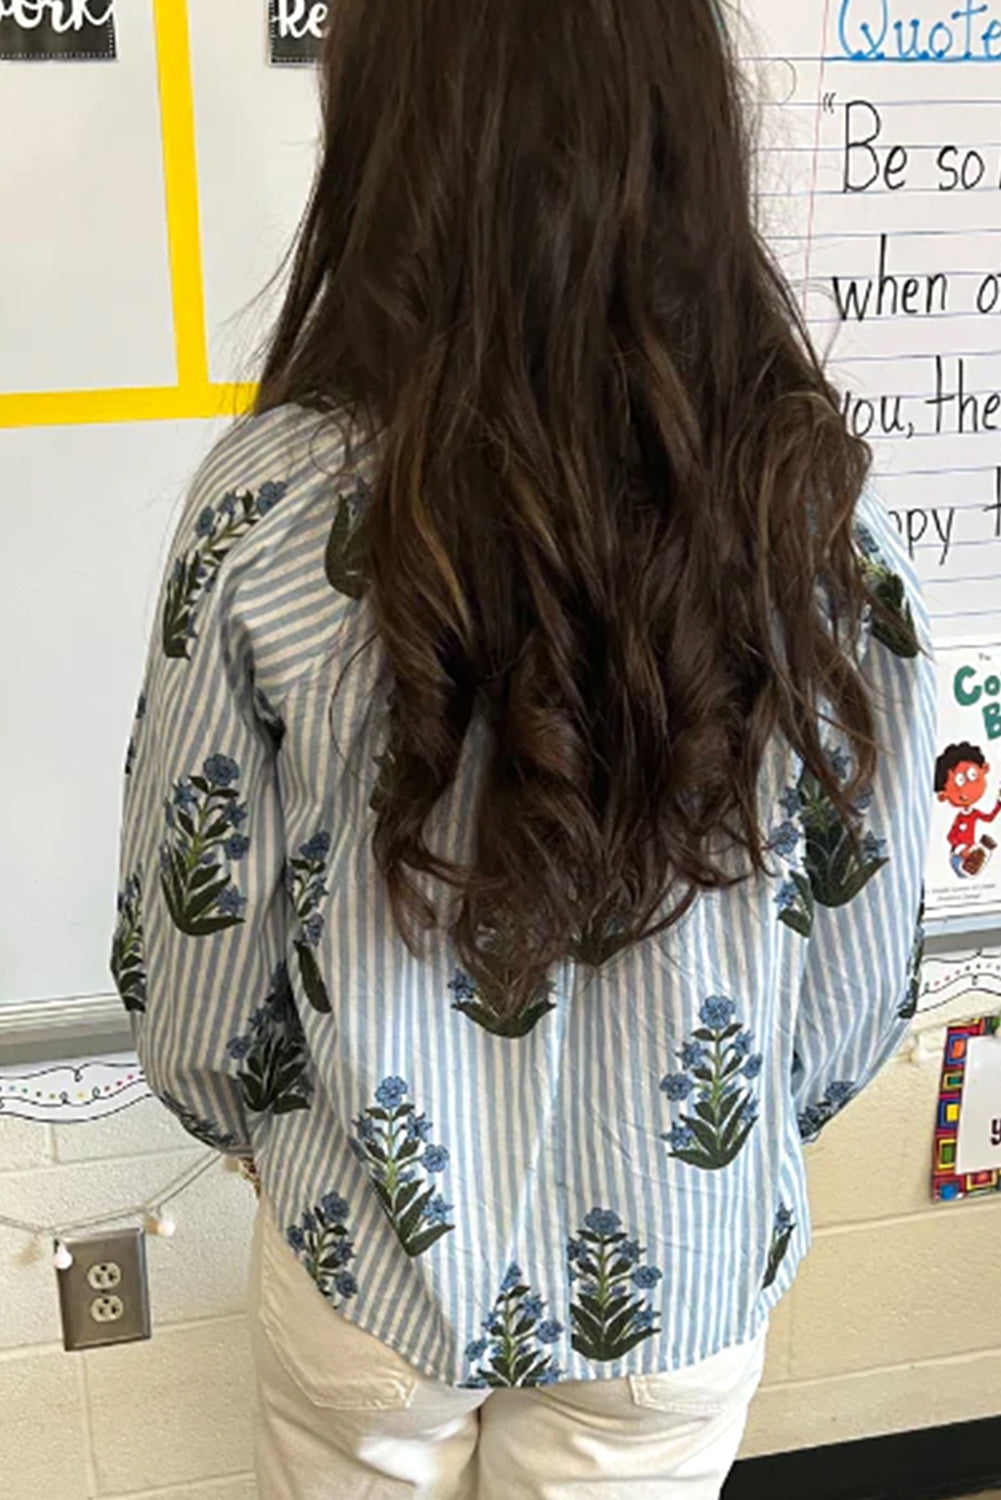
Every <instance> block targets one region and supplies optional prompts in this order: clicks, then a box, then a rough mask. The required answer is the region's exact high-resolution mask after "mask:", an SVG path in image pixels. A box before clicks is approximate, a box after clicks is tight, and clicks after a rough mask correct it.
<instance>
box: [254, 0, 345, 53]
mask: <svg viewBox="0 0 1001 1500" xmlns="http://www.w3.org/2000/svg"><path fill="white" fill-rule="evenodd" d="M329 17H330V5H329V3H328V0H268V41H269V48H270V50H269V56H270V59H271V61H272V62H273V63H277V64H280V65H284V64H288V63H292V64H295V63H313V62H315V61H316V59H317V58H318V57H319V55H320V44H321V42H322V41H323V35H324V32H325V31H326V29H327V21H328V19H329Z"/></svg>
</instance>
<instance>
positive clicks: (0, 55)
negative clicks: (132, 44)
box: [0, 0, 116, 62]
mask: <svg viewBox="0 0 1001 1500" xmlns="http://www.w3.org/2000/svg"><path fill="white" fill-rule="evenodd" d="M115 55H116V54H115V0H0V59H3V60H5V61H8V62H47V61H50V60H53V59H55V60H58V61H62V62H77V61H83V62H89V61H104V62H112V61H114V58H115Z"/></svg>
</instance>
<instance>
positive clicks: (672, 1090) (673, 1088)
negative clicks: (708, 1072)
mask: <svg viewBox="0 0 1001 1500" xmlns="http://www.w3.org/2000/svg"><path fill="white" fill-rule="evenodd" d="M660 1087H661V1092H662V1093H664V1094H666V1095H667V1097H668V1098H669V1099H687V1098H688V1096H689V1094H690V1093H691V1092H692V1090H693V1089H694V1087H695V1081H694V1079H692V1078H689V1077H688V1075H687V1074H686V1073H669V1074H668V1076H667V1077H666V1078H662V1079H661V1081H660Z"/></svg>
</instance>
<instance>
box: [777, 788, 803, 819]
mask: <svg viewBox="0 0 1001 1500" xmlns="http://www.w3.org/2000/svg"><path fill="white" fill-rule="evenodd" d="M802 806H803V798H802V796H801V795H800V790H799V787H798V786H787V787H786V789H785V791H784V792H783V793H782V795H781V797H780V798H779V807H781V809H782V811H783V812H784V813H785V815H786V817H787V818H795V817H796V815H797V814H798V813H799V811H800V810H801V808H802Z"/></svg>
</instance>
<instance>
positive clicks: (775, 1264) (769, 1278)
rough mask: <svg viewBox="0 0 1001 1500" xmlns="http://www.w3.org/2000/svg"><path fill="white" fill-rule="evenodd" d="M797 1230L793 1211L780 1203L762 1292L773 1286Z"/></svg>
mask: <svg viewBox="0 0 1001 1500" xmlns="http://www.w3.org/2000/svg"><path fill="white" fill-rule="evenodd" d="M795 1228H796V1225H795V1223H794V1222H793V1216H792V1212H791V1210H790V1209H788V1208H787V1207H786V1205H785V1204H784V1203H780V1204H779V1206H778V1209H777V1210H776V1213H775V1226H774V1228H773V1230H772V1242H771V1245H770V1246H769V1250H768V1264H767V1266H766V1267H765V1275H764V1280H763V1281H762V1283H761V1290H762V1291H764V1289H765V1287H769V1286H771V1284H772V1282H773V1281H774V1280H775V1277H776V1275H777V1273H778V1269H779V1266H780V1265H781V1264H782V1261H783V1260H784V1258H785V1254H786V1251H787V1250H788V1249H789V1242H790V1240H791V1239H792V1236H793V1231H794V1230H795Z"/></svg>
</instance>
